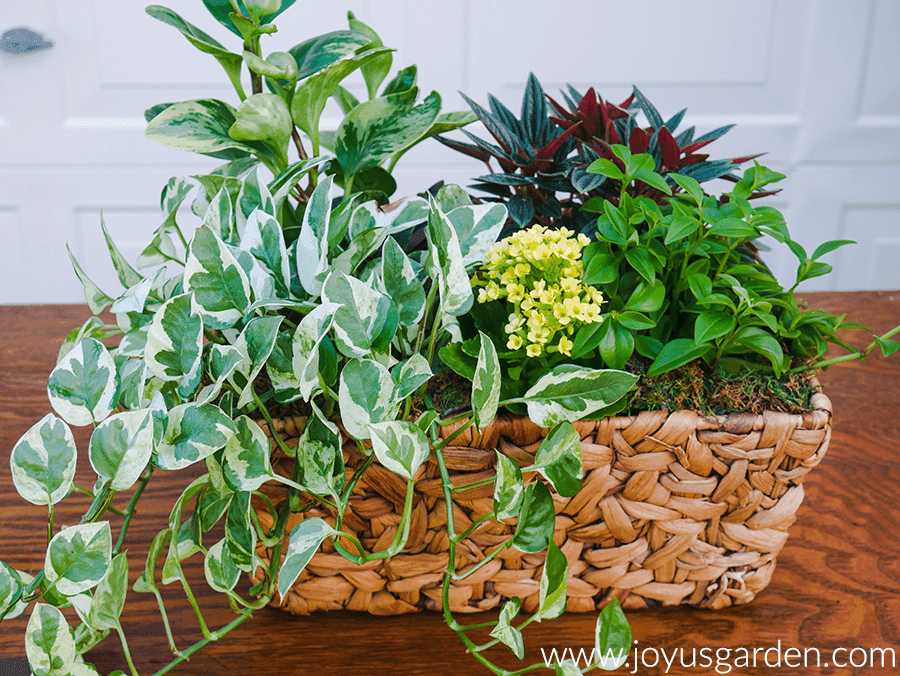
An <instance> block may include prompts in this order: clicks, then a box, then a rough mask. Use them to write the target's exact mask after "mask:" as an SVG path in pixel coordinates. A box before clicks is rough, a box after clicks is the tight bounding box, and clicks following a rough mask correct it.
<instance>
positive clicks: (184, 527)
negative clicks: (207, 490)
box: [159, 494, 230, 584]
mask: <svg viewBox="0 0 900 676" xmlns="http://www.w3.org/2000/svg"><path fill="white" fill-rule="evenodd" d="M204 495H205V494H204ZM229 500H230V496H229ZM227 506H228V504H227V503H226V504H225V507H223V508H222V512H224V511H225V508H226V507H227ZM198 509H199V506H198ZM220 516H221V515H220ZM216 520H217V521H218V519H216ZM199 551H201V549H200V531H199V528H198V527H197V525H196V524H195V523H194V520H193V519H192V520H191V521H184V522H182V523H181V525H180V526H179V528H178V537H177V538H175V539H170V540H169V549H168V551H167V553H166V560H165V563H164V564H163V569H162V574H161V575H160V578H159V579H160V581H161V582H162V583H163V584H172V583H173V582H177V581H178V580H181V579H182V578H183V576H184V573H183V571H182V570H181V562H182V561H184V560H185V559H189V558H191V557H192V556H193V555H194V554H196V553H197V552H199Z"/></svg>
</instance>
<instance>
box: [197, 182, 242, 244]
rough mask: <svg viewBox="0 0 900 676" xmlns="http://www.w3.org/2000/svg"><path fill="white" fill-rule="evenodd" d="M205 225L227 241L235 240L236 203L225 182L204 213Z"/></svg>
mask: <svg viewBox="0 0 900 676" xmlns="http://www.w3.org/2000/svg"><path fill="white" fill-rule="evenodd" d="M203 227H206V228H209V229H210V230H212V231H213V232H214V233H216V234H217V235H218V236H219V237H221V238H222V240H223V241H225V242H234V241H235V235H236V234H237V227H236V224H235V215H234V205H233V204H232V202H231V194H230V193H229V191H228V186H227V185H225V184H223V185H222V187H221V188H220V189H219V191H218V192H217V193H216V194H215V196H213V198H212V200H210V202H209V206H208V207H207V209H206V213H205V214H203Z"/></svg>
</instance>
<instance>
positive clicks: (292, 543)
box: [278, 517, 338, 598]
mask: <svg viewBox="0 0 900 676" xmlns="http://www.w3.org/2000/svg"><path fill="white" fill-rule="evenodd" d="M337 534H338V531H336V530H335V529H334V528H332V527H331V526H329V525H328V523H327V522H326V521H325V520H324V519H320V518H318V517H311V518H307V519H304V520H303V521H301V522H300V523H299V524H297V527H296V528H294V530H293V532H291V537H290V540H289V541H288V547H287V552H285V556H284V561H282V563H281V569H280V570H279V572H278V593H279V594H280V595H281V597H282V598H284V596H285V594H287V593H288V590H289V589H290V588H291V586H292V585H293V584H294V582H296V581H297V578H298V577H300V573H302V572H303V569H304V568H306V564H308V563H309V560H310V559H311V558H312V557H313V554H315V553H316V550H317V549H318V548H319V546H320V545H321V544H322V543H323V542H324V541H325V538H327V537H331V536H333V535H337Z"/></svg>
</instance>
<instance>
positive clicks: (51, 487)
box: [9, 413, 78, 505]
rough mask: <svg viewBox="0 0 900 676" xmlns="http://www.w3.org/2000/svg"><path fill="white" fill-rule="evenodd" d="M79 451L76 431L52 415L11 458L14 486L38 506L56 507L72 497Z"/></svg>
mask: <svg viewBox="0 0 900 676" xmlns="http://www.w3.org/2000/svg"><path fill="white" fill-rule="evenodd" d="M77 457H78V450H77V449H76V447H75V437H74V436H73V435H72V430H70V429H69V426H68V425H66V423H64V422H63V421H62V420H60V419H59V418H57V417H56V416H55V415H53V414H52V413H48V414H47V415H45V416H44V417H43V418H41V420H40V421H38V422H37V423H36V424H35V425H33V426H32V427H31V429H29V430H28V431H27V432H26V433H25V434H24V435H23V436H22V438H21V439H19V441H18V442H17V443H16V445H15V446H14V447H13V450H12V453H11V454H10V461H9V463H10V469H11V470H12V478H13V484H15V487H16V490H17V491H18V492H19V495H21V496H22V497H23V498H25V499H26V500H28V502H30V503H32V504H34V505H53V504H56V503H57V502H59V501H60V500H62V499H63V498H64V497H66V496H67V495H68V494H69V491H70V490H71V488H72V482H73V480H74V478H75V464H76V460H77Z"/></svg>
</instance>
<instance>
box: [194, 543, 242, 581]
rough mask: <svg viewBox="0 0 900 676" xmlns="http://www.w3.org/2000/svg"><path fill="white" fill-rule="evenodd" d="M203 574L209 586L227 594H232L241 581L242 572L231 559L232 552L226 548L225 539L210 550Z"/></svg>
mask: <svg viewBox="0 0 900 676" xmlns="http://www.w3.org/2000/svg"><path fill="white" fill-rule="evenodd" d="M203 572H204V574H205V575H206V581H207V582H208V583H209V586H210V587H212V588H213V589H215V590H216V591H217V592H219V593H222V594H225V593H227V592H230V591H231V590H233V589H234V588H235V587H237V583H238V582H239V581H240V579H241V571H240V569H239V568H238V567H237V565H236V564H235V562H234V559H233V558H232V557H231V552H230V551H229V550H228V547H226V546H225V538H222V539H221V540H219V541H218V542H217V543H216V544H214V545H213V546H212V547H210V548H209V551H207V552H206V557H205V558H204V559H203Z"/></svg>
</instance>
